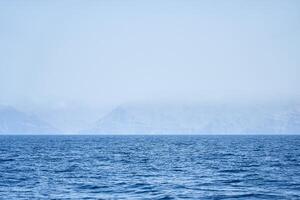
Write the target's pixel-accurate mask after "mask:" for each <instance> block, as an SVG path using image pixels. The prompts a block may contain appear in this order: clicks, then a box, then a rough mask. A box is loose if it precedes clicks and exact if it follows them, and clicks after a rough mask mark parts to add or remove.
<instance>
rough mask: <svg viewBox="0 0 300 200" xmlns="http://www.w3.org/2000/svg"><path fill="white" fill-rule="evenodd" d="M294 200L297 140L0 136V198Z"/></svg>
mask: <svg viewBox="0 0 300 200" xmlns="http://www.w3.org/2000/svg"><path fill="white" fill-rule="evenodd" d="M238 198H240V199H300V136H0V199H238Z"/></svg>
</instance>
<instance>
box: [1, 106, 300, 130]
mask: <svg viewBox="0 0 300 200" xmlns="http://www.w3.org/2000/svg"><path fill="white" fill-rule="evenodd" d="M57 119H60V118H59V116H58V118H57ZM64 120H65V119H64ZM46 121H47V120H44V119H43V118H40V117H37V116H35V115H32V114H28V113H25V112H21V111H18V110H16V109H15V108H13V107H10V106H0V133H2V134H49V133H51V134H53V133H75V132H72V131H69V132H68V131H65V130H63V131H59V130H58V129H57V128H55V127H54V126H53V125H52V124H50V123H48V122H46ZM62 123H63V122H62ZM91 124H92V125H91V126H90V128H87V129H86V130H82V131H79V133H81V134H298V133H300V106H299V104H281V105H275V104H260V105H253V104H251V105H246V104H245V105H243V104H239V105H232V104H189V105H182V104H169V105H165V104H124V105H120V106H118V107H116V108H114V109H112V110H111V111H110V112H109V113H107V114H106V115H104V116H102V117H101V118H100V119H98V120H96V122H95V123H91Z"/></svg>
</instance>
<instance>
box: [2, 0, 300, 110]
mask: <svg viewBox="0 0 300 200" xmlns="http://www.w3.org/2000/svg"><path fill="white" fill-rule="evenodd" d="M299 52H300V1H297V0H295V1H289V0H285V1H282V0H278V1H276V0H269V1H266V0H257V1H253V0H248V1H247V0H244V1H241V0H237V1H223V0H219V1H216V0H215V1H196V0H195V1H189V0H182V1H176V0H174V1H126V0H125V1H96V0H94V1H92V0H88V1H83V0H81V1H36V0H32V1H21V0H15V1H9V0H3V1H1V2H0V104H13V105H14V104H22V103H32V104H39V105H45V106H46V105H48V104H61V103H68V102H76V103H79V104H87V105H91V106H101V105H104V104H119V103H124V102H128V101H160V100H167V101H200V100H203V99H204V100H221V101H222V100H240V99H250V100H252V99H257V100H261V99H263V100H265V99H267V100H269V99H271V100H280V99H295V98H296V99H297V98H298V97H299V93H300V90H299V85H300V78H299V77H300V53H299Z"/></svg>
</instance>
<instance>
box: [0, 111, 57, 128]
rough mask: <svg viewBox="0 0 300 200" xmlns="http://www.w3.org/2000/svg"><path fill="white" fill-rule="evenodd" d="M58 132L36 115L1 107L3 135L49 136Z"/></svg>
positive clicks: (0, 115)
mask: <svg viewBox="0 0 300 200" xmlns="http://www.w3.org/2000/svg"><path fill="white" fill-rule="evenodd" d="M57 132H58V130H57V129H56V128H54V127H53V126H51V125H50V124H48V123H47V122H45V121H43V120H41V119H39V118H37V117H36V116H34V115H29V114H27V113H24V112H21V111H18V110H16V109H15V108H13V107H11V106H0V133H2V134H49V133H51V134H52V133H57Z"/></svg>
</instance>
